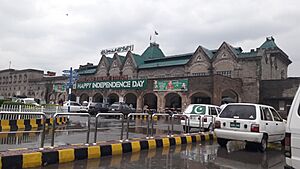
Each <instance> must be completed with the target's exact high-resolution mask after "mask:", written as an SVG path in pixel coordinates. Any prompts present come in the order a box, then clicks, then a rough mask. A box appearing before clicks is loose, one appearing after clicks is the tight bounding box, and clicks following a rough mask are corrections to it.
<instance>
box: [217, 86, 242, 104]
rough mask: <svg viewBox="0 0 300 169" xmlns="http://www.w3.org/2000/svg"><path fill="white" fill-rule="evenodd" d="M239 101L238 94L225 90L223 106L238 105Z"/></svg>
mask: <svg viewBox="0 0 300 169" xmlns="http://www.w3.org/2000/svg"><path fill="white" fill-rule="evenodd" d="M238 101H239V97H238V94H237V93H236V92H235V91H233V90H231V89H228V90H224V91H223V92H222V103H221V104H225V103H237V102H238Z"/></svg>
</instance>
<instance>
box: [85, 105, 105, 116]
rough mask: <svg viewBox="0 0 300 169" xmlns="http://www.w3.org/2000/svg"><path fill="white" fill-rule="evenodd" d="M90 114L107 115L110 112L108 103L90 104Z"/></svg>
mask: <svg viewBox="0 0 300 169" xmlns="http://www.w3.org/2000/svg"><path fill="white" fill-rule="evenodd" d="M87 107H88V112H89V113H90V114H92V115H95V114H97V113H106V112H108V107H109V106H108V103H97V102H90V103H89V104H88V106H87Z"/></svg>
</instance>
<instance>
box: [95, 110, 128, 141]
mask: <svg viewBox="0 0 300 169" xmlns="http://www.w3.org/2000/svg"><path fill="white" fill-rule="evenodd" d="M101 116H121V119H122V121H121V122H122V127H121V136H120V141H121V142H122V141H123V133H124V114H123V113H98V114H97V115H96V120H95V135H94V144H96V142H97V132H98V118H99V117H101Z"/></svg>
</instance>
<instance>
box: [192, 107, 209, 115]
mask: <svg viewBox="0 0 300 169" xmlns="http://www.w3.org/2000/svg"><path fill="white" fill-rule="evenodd" d="M205 110H206V107H205V106H200V105H194V106H193V110H192V112H191V114H205Z"/></svg>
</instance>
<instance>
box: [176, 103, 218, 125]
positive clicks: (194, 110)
mask: <svg viewBox="0 0 300 169" xmlns="http://www.w3.org/2000/svg"><path fill="white" fill-rule="evenodd" d="M219 113H220V108H219V107H218V106H215V105H209V104H190V105H189V106H188V107H187V108H186V109H185V110H184V112H183V114H184V115H187V116H188V117H189V118H190V125H189V129H190V128H199V116H200V117H201V118H203V120H202V119H201V122H203V124H201V126H203V127H204V129H209V128H210V127H211V126H212V124H213V119H212V118H216V117H217V115H218V114H219ZM180 123H181V125H182V126H183V130H185V129H186V126H185V120H181V121H180Z"/></svg>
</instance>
